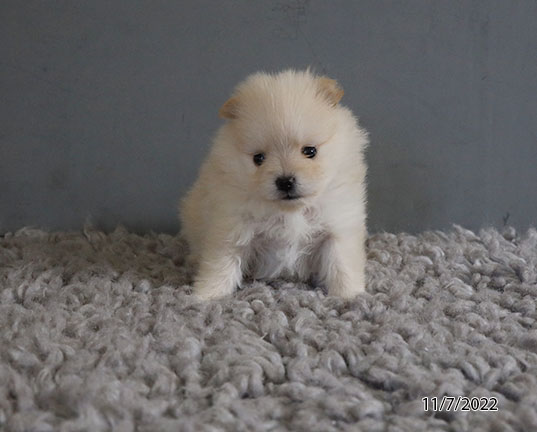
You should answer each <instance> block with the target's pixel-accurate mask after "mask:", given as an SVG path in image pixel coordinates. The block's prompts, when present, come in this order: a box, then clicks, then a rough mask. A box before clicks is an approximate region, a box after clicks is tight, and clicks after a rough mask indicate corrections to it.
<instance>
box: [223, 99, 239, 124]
mask: <svg viewBox="0 0 537 432" xmlns="http://www.w3.org/2000/svg"><path fill="white" fill-rule="evenodd" d="M238 106H239V100H238V99H237V98H236V97H231V98H229V99H228V100H227V101H226V103H224V105H222V107H221V108H220V109H219V110H218V115H219V116H220V117H221V118H225V119H236V118H237V115H238Z"/></svg>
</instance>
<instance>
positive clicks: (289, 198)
mask: <svg viewBox="0 0 537 432" xmlns="http://www.w3.org/2000/svg"><path fill="white" fill-rule="evenodd" d="M300 198H302V195H299V194H297V193H292V192H286V193H284V194H283V195H282V196H281V197H280V199H281V200H283V201H293V200H297V199H300Z"/></svg>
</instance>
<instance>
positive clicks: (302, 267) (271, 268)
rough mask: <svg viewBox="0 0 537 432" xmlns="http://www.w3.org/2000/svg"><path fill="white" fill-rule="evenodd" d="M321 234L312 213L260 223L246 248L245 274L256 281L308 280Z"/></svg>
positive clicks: (286, 215) (292, 215) (317, 219)
mask: <svg viewBox="0 0 537 432" xmlns="http://www.w3.org/2000/svg"><path fill="white" fill-rule="evenodd" d="M324 232H325V231H324V229H323V226H322V223H321V219H320V217H319V215H318V213H317V212H316V211H314V210H310V211H305V212H302V213H290V214H283V215H279V216H275V217H271V218H268V219H267V220H264V221H261V222H260V223H258V224H256V227H255V234H254V236H253V238H252V241H251V244H250V247H249V253H248V255H249V259H248V273H249V274H250V275H251V276H252V277H254V278H255V279H270V278H276V277H286V278H299V279H305V278H307V277H308V275H309V273H310V272H311V262H312V258H313V257H314V256H315V254H316V251H317V249H318V247H319V244H320V242H321V241H322V239H323V236H324Z"/></svg>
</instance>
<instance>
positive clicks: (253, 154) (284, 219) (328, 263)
mask: <svg viewBox="0 0 537 432" xmlns="http://www.w3.org/2000/svg"><path fill="white" fill-rule="evenodd" d="M342 96H343V90H342V89H341V88H340V87H339V85H338V83H337V82H336V81H334V80H332V79H329V78H326V77H319V76H315V75H314V74H312V73H311V72H310V71H309V70H307V71H295V70H288V71H284V72H281V73H278V74H266V73H257V74H254V75H251V76H250V77H248V78H247V79H246V80H245V81H244V82H242V83H241V84H239V85H238V86H237V88H236V89H235V92H234V93H233V95H232V97H231V98H230V99H229V100H228V101H227V102H226V103H225V104H224V105H223V106H222V108H221V109H220V111H219V114H220V116H221V117H223V118H225V119H227V122H226V124H225V125H223V126H222V127H221V128H220V130H219V131H218V132H217V134H216V137H215V139H214V143H213V147H212V149H211V151H210V154H209V156H208V157H207V159H206V161H205V162H204V163H203V165H202V167H201V171H200V174H199V178H198V180H197V181H196V183H195V184H194V186H193V187H192V189H191V190H190V191H189V192H188V194H187V195H186V197H185V198H184V199H183V201H182V204H181V222H182V233H183V236H184V237H185V238H186V240H187V242H188V244H189V247H190V256H189V260H190V261H191V262H192V263H193V264H194V265H195V267H196V275H195V278H194V294H195V295H197V296H198V297H200V298H202V299H212V298H219V297H222V296H226V295H229V294H231V293H233V292H234V290H235V289H236V287H237V286H240V284H241V282H242V280H243V278H245V277H248V278H253V279H261V280H270V279H274V278H278V277H282V278H285V279H291V280H300V281H306V282H313V283H320V284H322V285H324V286H326V288H327V290H328V294H329V295H335V296H340V297H344V298H352V297H354V296H356V295H357V294H359V293H360V292H362V291H363V290H364V284H365V276H364V267H365V261H366V256H365V238H366V185H365V176H366V165H365V162H364V158H363V150H364V148H365V146H366V144H367V133H366V132H365V131H364V130H363V129H361V128H360V127H359V126H358V123H357V120H356V119H355V118H354V116H353V115H352V113H351V111H350V110H349V109H347V108H345V107H343V106H341V105H340V104H339V101H340V99H341V97H342Z"/></svg>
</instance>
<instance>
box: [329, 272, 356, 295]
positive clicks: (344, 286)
mask: <svg viewBox="0 0 537 432" xmlns="http://www.w3.org/2000/svg"><path fill="white" fill-rule="evenodd" d="M364 279H365V278H364V277H363V276H361V275H360V276H357V277H355V278H353V279H350V280H349V279H347V280H346V281H344V282H343V281H341V280H335V281H332V283H331V284H329V285H328V295H331V296H336V297H341V298H344V299H353V298H354V297H356V296H357V295H358V294H361V293H363V292H365V280H364Z"/></svg>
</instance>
